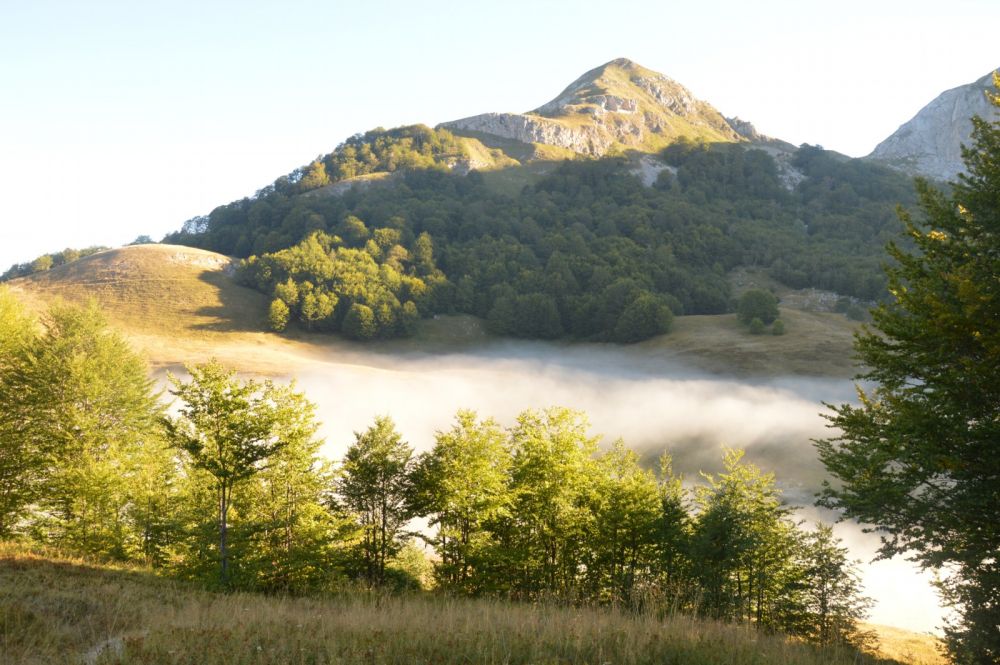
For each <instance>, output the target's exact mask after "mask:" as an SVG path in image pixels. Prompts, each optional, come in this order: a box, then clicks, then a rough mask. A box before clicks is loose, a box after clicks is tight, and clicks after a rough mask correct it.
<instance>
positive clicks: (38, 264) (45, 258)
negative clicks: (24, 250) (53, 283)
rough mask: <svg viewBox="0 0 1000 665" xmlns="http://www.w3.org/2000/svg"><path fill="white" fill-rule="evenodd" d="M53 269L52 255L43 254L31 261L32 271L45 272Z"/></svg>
mask: <svg viewBox="0 0 1000 665" xmlns="http://www.w3.org/2000/svg"><path fill="white" fill-rule="evenodd" d="M51 269H52V257H51V256H49V255H48V254H43V255H42V256H39V257H38V258H37V259H35V260H34V261H32V262H31V272H45V271H46V270H51Z"/></svg>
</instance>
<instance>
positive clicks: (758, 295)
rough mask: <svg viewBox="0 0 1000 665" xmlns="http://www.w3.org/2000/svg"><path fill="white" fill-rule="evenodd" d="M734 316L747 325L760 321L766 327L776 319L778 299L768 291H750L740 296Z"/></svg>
mask: <svg viewBox="0 0 1000 665" xmlns="http://www.w3.org/2000/svg"><path fill="white" fill-rule="evenodd" d="M736 315H737V316H738V317H739V320H740V321H742V322H743V323H745V324H747V325H750V324H751V323H753V320H754V319H760V320H761V322H762V323H763V324H764V325H768V324H770V323H771V322H772V321H774V320H775V319H776V318H778V299H777V298H775V297H774V294H773V293H771V292H769V291H761V290H760V289H750V290H749V291H746V292H744V293H743V295H742V296H740V301H739V304H738V305H737V307H736Z"/></svg>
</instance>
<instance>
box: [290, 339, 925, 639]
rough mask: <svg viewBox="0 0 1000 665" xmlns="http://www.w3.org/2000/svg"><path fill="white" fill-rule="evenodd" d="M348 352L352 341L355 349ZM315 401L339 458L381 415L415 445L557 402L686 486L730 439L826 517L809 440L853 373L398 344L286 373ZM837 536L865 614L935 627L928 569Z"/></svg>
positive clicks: (806, 509)
mask: <svg viewBox="0 0 1000 665" xmlns="http://www.w3.org/2000/svg"><path fill="white" fill-rule="evenodd" d="M355 348H356V347H355ZM292 372H294V374H295V375H296V376H295V378H296V379H297V381H298V384H299V388H300V389H302V390H304V391H305V392H306V394H307V395H308V397H309V399H311V400H312V401H314V402H315V403H317V405H318V407H319V417H320V419H321V420H322V422H323V429H322V433H323V435H324V436H325V437H326V441H327V445H326V449H325V452H326V454H327V455H329V456H330V457H331V458H332V459H335V460H339V459H340V458H341V457H342V455H343V453H344V451H345V450H346V449H347V446H348V445H349V444H350V443H351V442H352V441H353V438H354V437H353V432H355V431H361V430H364V429H365V428H367V427H368V425H369V424H371V422H372V421H373V419H374V418H375V416H377V415H383V414H388V415H390V416H391V417H392V418H393V419H394V420H395V422H396V425H397V428H398V430H399V431H400V432H401V433H402V434H403V437H404V438H405V439H406V440H407V441H409V442H410V444H411V445H413V446H414V448H416V449H417V450H418V451H423V450H427V449H429V448H430V447H431V446H432V445H433V441H434V433H435V431H436V430H439V429H445V428H447V427H449V426H450V425H451V422H452V420H453V417H454V414H455V412H456V411H457V410H458V409H460V408H471V409H473V410H475V411H477V412H478V413H479V414H480V415H481V416H487V415H489V416H493V417H495V418H496V419H497V420H498V421H499V422H500V423H501V424H503V425H510V424H511V423H513V420H514V418H515V416H516V415H517V414H518V413H519V412H521V411H522V410H524V409H528V408H544V407H547V406H553V405H559V406H567V407H571V408H574V409H578V410H582V411H584V412H586V413H587V414H588V416H589V418H590V421H591V423H592V431H593V432H595V433H599V434H602V435H603V436H604V441H605V443H610V442H611V441H613V440H614V439H616V438H618V437H622V438H623V439H624V440H625V442H626V444H627V445H628V446H629V447H631V448H633V449H634V450H636V451H639V452H640V453H642V454H643V455H644V457H645V458H646V459H648V460H649V461H651V462H652V461H654V460H655V459H656V458H657V457H658V456H659V455H660V453H661V452H663V451H664V450H667V451H669V452H670V453H671V455H672V456H673V458H674V463H675V468H676V469H677V470H678V471H679V472H681V473H683V474H684V475H685V477H686V478H687V479H689V480H691V481H696V480H697V479H698V472H699V470H703V471H707V472H716V471H718V470H720V468H721V457H722V447H723V446H729V447H740V448H744V449H746V451H747V459H748V460H750V461H752V462H754V463H755V464H757V465H758V466H760V467H761V468H763V469H765V470H767V471H773V472H774V473H775V475H776V476H777V479H778V482H779V484H780V485H781V487H782V488H783V489H784V490H785V495H786V497H787V498H788V500H789V502H790V503H793V504H795V505H799V506H803V508H802V509H801V510H800V513H801V516H802V517H803V518H804V519H807V520H809V521H810V522H812V521H815V520H816V519H817V518H819V517H822V519H824V520H826V521H829V522H832V521H833V520H834V519H835V515H833V514H832V513H830V512H829V511H821V510H819V509H817V508H814V507H812V505H811V504H812V501H813V495H814V494H815V492H816V491H817V490H818V489H819V487H820V485H821V483H822V480H823V478H824V477H825V473H824V470H823V467H822V464H820V462H819V461H818V459H817V456H816V452H815V449H814V448H813V445H812V443H811V440H812V439H814V438H821V437H825V436H828V435H829V430H828V429H827V428H826V421H825V420H824V419H823V418H822V417H821V415H820V413H821V412H822V411H825V408H824V407H823V405H822V403H823V402H828V403H840V402H844V401H852V400H854V399H855V391H854V386H853V384H852V383H851V382H850V381H846V380H843V379H828V378H802V377H787V378H776V379H766V380H764V379H762V380H749V379H740V378H735V377H731V376H729V377H727V376H721V375H712V374H706V373H704V372H700V371H698V370H696V369H692V368H690V367H684V366H682V365H679V364H677V363H676V362H673V361H670V360H666V359H664V358H662V357H657V356H656V355H653V354H651V353H650V352H648V351H642V350H634V349H630V348H628V347H615V346H603V345H572V346H565V345H556V344H546V343H533V342H523V343H518V342H502V343H494V344H488V345H485V346H482V347H480V348H478V349H477V350H474V351H468V350H462V351H456V352H454V353H435V354H430V353H412V352H410V353H405V352H404V353H400V352H391V353H390V352H384V351H371V352H368V351H348V352H344V351H337V352H333V351H331V353H330V356H329V357H327V358H321V359H318V360H313V361H310V362H309V364H308V365H304V366H302V367H300V368H295V369H294V370H291V369H290V373H292ZM836 530H837V533H838V535H839V536H840V537H841V538H843V539H844V541H845V543H846V544H848V546H849V547H850V548H851V551H852V553H853V555H854V556H855V557H856V558H858V559H861V560H862V561H863V574H864V581H865V585H866V588H867V593H868V595H870V596H872V597H873V598H874V599H875V600H876V602H877V604H876V606H875V607H874V609H873V612H872V616H871V621H872V622H874V623H884V624H890V625H895V626H899V627H903V628H908V629H911V630H916V631H934V630H935V629H936V627H938V626H940V624H941V617H942V610H941V608H940V607H939V604H938V599H937V596H936V595H935V593H934V591H933V589H932V588H931V585H930V582H931V576H930V575H928V574H925V573H922V572H920V571H919V570H918V569H917V568H916V567H915V566H913V565H912V564H911V563H909V562H907V561H905V560H903V559H900V558H897V559H893V560H891V561H882V562H876V563H869V562H870V561H871V560H872V558H873V557H874V554H875V550H876V548H877V546H878V538H877V536H875V535H872V534H865V533H863V532H862V530H861V528H860V527H859V526H858V525H856V524H853V523H844V524H840V525H838V526H837V529H836Z"/></svg>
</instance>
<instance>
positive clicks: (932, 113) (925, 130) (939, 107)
mask: <svg viewBox="0 0 1000 665" xmlns="http://www.w3.org/2000/svg"><path fill="white" fill-rule="evenodd" d="M992 90H993V73H992V72H991V73H989V74H987V75H986V76H983V77H982V78H980V79H978V80H977V81H974V82H973V83H969V84H966V85H961V86H959V87H957V88H952V89H951V90H947V91H945V92H943V93H941V94H940V95H938V97H937V98H936V99H935V100H934V101H932V102H931V103H930V104H928V105H927V106H925V107H924V108H922V109H920V112H919V113H917V115H915V116H913V118H912V119H911V120H909V121H908V122H906V123H905V124H903V125H902V126H901V127H900V128H899V129H897V130H896V131H895V132H893V134H892V135H891V136H889V138H887V139H885V140H884V141H882V142H881V143H879V144H878V145H877V146H876V147H875V150H874V151H872V153H871V154H870V155H868V159H872V160H877V161H879V162H883V163H885V164H886V165H888V166H891V167H893V168H896V169H899V170H901V171H904V172H906V173H910V174H912V175H920V176H924V177H927V178H932V179H935V180H953V179H954V178H955V176H956V175H958V174H959V173H961V172H962V170H963V164H962V145H963V144H966V145H968V143H969V137H970V136H971V134H972V120H971V119H972V116H974V115H978V116H980V117H982V118H984V119H986V120H991V121H992V120H997V119H998V118H1000V114H998V113H997V109H996V107H994V106H992V105H991V104H990V103H989V100H988V99H987V97H986V92H987V91H992Z"/></svg>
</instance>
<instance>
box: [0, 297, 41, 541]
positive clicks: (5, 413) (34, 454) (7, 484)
mask: <svg viewBox="0 0 1000 665" xmlns="http://www.w3.org/2000/svg"><path fill="white" fill-rule="evenodd" d="M35 337H36V331H35V330H34V327H33V322H32V321H31V319H30V318H28V316H27V314H26V313H25V311H24V308H23V307H22V306H21V303H20V302H19V301H18V300H17V299H15V298H14V295H13V294H12V293H11V292H10V291H9V290H8V289H7V288H6V287H0V405H2V407H0V538H7V537H10V535H11V534H12V532H13V531H14V529H15V527H16V525H17V523H18V522H19V521H20V519H21V518H22V517H23V516H24V508H25V506H27V505H28V504H30V503H31V501H32V500H33V498H34V496H35V492H36V491H37V490H38V487H39V481H40V480H41V477H42V474H43V473H44V470H45V457H44V455H43V454H42V451H41V450H40V446H39V442H38V441H37V440H36V439H35V438H34V437H32V436H31V435H30V434H29V433H28V431H27V430H26V429H25V425H26V424H27V422H28V420H27V415H28V414H27V413H26V412H29V411H30V409H31V406H30V405H29V404H28V403H27V402H26V400H25V399H24V397H25V395H24V393H23V391H22V388H21V386H22V385H23V380H24V378H23V374H22V372H23V371H24V370H25V369H26V367H25V363H26V361H27V357H28V354H29V351H30V349H31V348H32V347H33V346H34V342H35Z"/></svg>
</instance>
